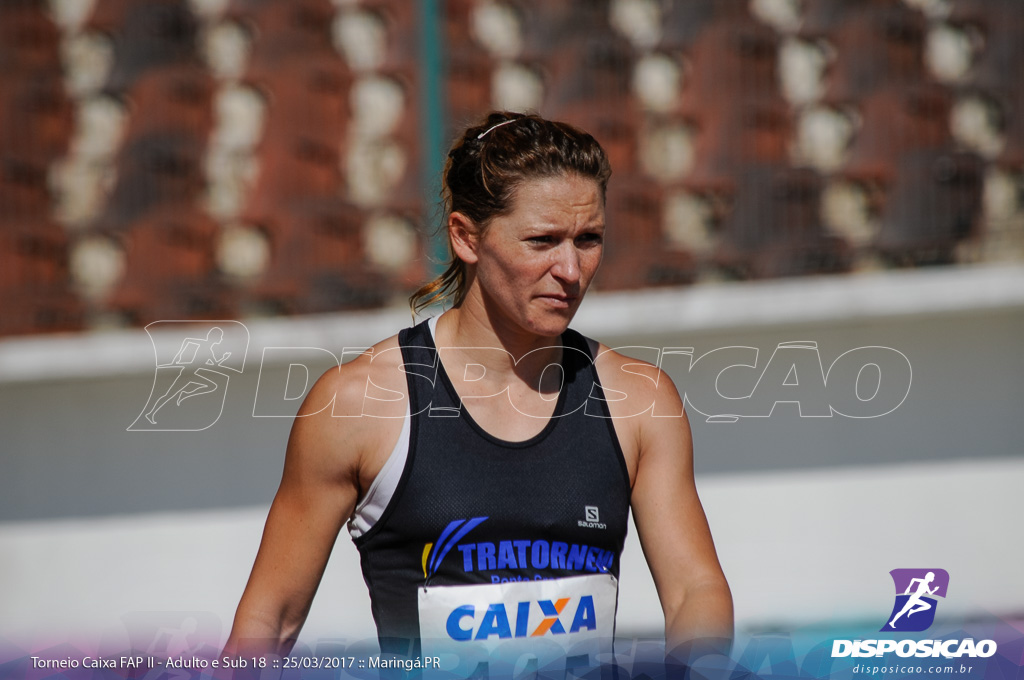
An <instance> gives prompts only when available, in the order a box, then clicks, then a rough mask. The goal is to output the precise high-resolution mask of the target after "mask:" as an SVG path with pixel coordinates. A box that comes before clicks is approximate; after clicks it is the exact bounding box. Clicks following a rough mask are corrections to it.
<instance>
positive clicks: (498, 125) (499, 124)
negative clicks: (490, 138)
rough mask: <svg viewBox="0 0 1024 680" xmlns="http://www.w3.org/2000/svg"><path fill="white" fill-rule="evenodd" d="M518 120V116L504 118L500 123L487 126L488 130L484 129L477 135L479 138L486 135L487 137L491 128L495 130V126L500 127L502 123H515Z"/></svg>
mask: <svg viewBox="0 0 1024 680" xmlns="http://www.w3.org/2000/svg"><path fill="white" fill-rule="evenodd" d="M517 120H519V119H518V118H509V119H508V120H503V121H501V122H500V123H498V124H497V125H492V126H491V127H489V128H487V129H486V130H484V131H483V132H481V133H480V134H478V135H477V136H476V138H477V139H483V138H484V137H486V136H487V134H488V133H489V132H490V131H491V130H494V129H495V128H500V127H501V126H502V125H508V124H509V123H514V122H516V121H517Z"/></svg>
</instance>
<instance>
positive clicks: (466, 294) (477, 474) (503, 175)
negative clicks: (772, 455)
mask: <svg viewBox="0 0 1024 680" xmlns="http://www.w3.org/2000/svg"><path fill="white" fill-rule="evenodd" d="M610 174H611V170H610V168H609V165H608V161H607V159H606V157H605V154H604V151H603V150H602V149H601V147H600V145H599V144H598V143H597V142H596V141H595V140H594V138H593V137H591V136H590V135H589V134H586V133H585V132H582V131H580V130H578V129H576V128H573V127H572V126H570V125H566V124H564V123H558V122H552V121H548V120H545V119H543V118H540V117H539V116H536V115H521V114H511V113H507V112H500V113H499V112H496V113H492V114H490V115H489V116H488V117H487V118H486V120H485V121H484V122H483V123H482V124H480V125H476V126H473V127H470V128H469V129H467V130H466V131H465V133H464V134H463V135H462V137H461V139H459V140H458V141H457V142H456V143H455V145H454V146H453V148H452V149H451V151H450V153H449V154H448V161H447V165H446V168H445V175H444V197H445V201H446V206H445V207H446V210H447V222H446V226H447V235H448V244H449V247H450V251H451V263H450V266H449V267H448V269H447V271H446V272H445V273H444V274H443V275H442V276H440V277H438V279H437V280H435V281H433V282H431V283H430V284H428V285H426V286H424V287H423V288H422V289H420V291H418V292H417V293H416V294H415V295H414V296H413V298H412V304H413V306H414V308H416V309H422V308H424V307H426V306H428V305H430V304H431V303H435V302H442V301H444V302H447V303H448V304H449V305H450V308H449V309H448V310H447V311H445V312H444V313H443V314H441V315H440V316H439V317H436V318H434V319H431V320H429V321H427V322H423V323H421V324H420V325H418V326H416V327H414V328H411V329H406V330H405V331H402V332H401V333H399V334H398V335H397V336H394V337H391V338H388V339H386V340H384V341H382V342H380V343H379V344H377V345H375V346H374V347H373V348H372V349H371V350H370V351H368V352H366V353H365V354H364V355H362V356H360V357H359V358H357V359H356V360H354V361H351V362H349V363H346V364H344V365H342V366H340V367H338V368H335V369H332V370H330V371H328V372H327V373H326V374H325V375H323V376H322V377H321V378H320V379H319V381H318V382H317V383H316V385H315V386H314V387H313V389H312V390H311V391H310V394H309V395H308V396H307V399H306V402H305V403H304V405H303V407H302V408H301V409H300V411H299V415H298V417H297V418H296V419H295V422H294V426H293V428H292V433H291V437H290V439H289V442H288V449H287V454H286V459H285V468H284V474H283V479H282V481H281V486H280V488H279V490H278V492H277V495H276V497H275V498H274V502H273V505H272V506H271V509H270V514H269V517H268V519H267V523H266V528H265V530H264V534H263V540H262V543H261V545H260V549H259V553H258V555H257V557H256V561H255V564H254V566H253V570H252V575H251V576H250V579H249V582H248V585H247V586H246V588H245V592H244V594H243V596H242V599H241V602H240V604H239V606H238V610H237V613H236V615H235V620H234V627H233V629H232V633H231V639H230V640H229V644H228V647H229V649H231V648H234V647H233V646H234V645H237V643H238V642H239V641H241V640H243V639H253V638H255V639H260V640H264V641H267V640H269V646H270V647H271V648H272V651H276V652H278V653H287V651H288V650H289V649H290V647H291V645H292V643H293V642H294V640H295V638H296V636H297V635H298V633H299V629H300V628H301V626H302V624H303V621H304V619H305V616H306V613H307V612H308V610H309V607H310V603H311V601H312V599H313V595H314V593H315V592H316V589H317V585H318V584H319V581H320V578H321V575H322V574H323V571H324V568H325V565H326V564H327V560H328V557H329V556H330V552H331V549H332V546H333V545H334V541H335V538H336V536H337V534H338V533H339V531H340V530H341V528H342V526H343V525H345V524H346V522H347V523H348V528H349V532H350V533H351V534H352V536H353V539H354V542H355V544H356V546H357V547H358V549H359V552H360V555H361V562H362V569H363V575H364V579H365V581H366V584H367V587H368V588H369V591H370V599H371V602H372V609H373V615H374V620H375V621H376V624H377V629H378V636H379V638H380V639H381V642H382V648H383V647H385V646H387V645H386V641H389V640H390V641H393V640H396V639H410V638H412V639H423V640H427V639H428V638H430V639H434V638H443V639H445V640H446V641H449V642H452V641H454V642H456V643H458V642H464V641H465V642H468V641H482V642H485V643H487V642H501V641H515V640H518V639H520V638H522V639H524V640H543V639H546V640H553V641H556V642H559V643H561V644H563V645H568V643H569V642H571V641H573V640H577V639H578V640H586V639H588V638H594V637H603V638H605V639H610V637H611V636H612V635H613V634H614V630H613V626H614V616H615V607H616V602H617V577H618V573H619V556H620V553H621V551H622V546H623V543H624V540H625V534H626V526H627V517H628V512H629V510H630V508H631V509H632V511H633V516H634V520H635V524H636V527H637V531H638V533H639V537H640V541H641V544H642V546H643V551H644V555H645V556H646V558H647V562H648V565H649V566H650V569H651V572H652V574H653V577H654V582H655V585H656V586H657V590H658V596H659V599H660V601H661V605H662V608H663V612H664V616H665V636H666V641H667V644H668V645H669V646H670V647H671V646H674V645H676V644H679V643H681V642H684V641H687V640H692V639H695V638H708V637H718V638H728V637H731V635H732V601H731V596H730V592H729V587H728V585H727V583H726V580H725V577H724V575H723V573H722V570H721V568H720V566H719V563H718V559H717V556H716V554H715V549H714V545H713V543H712V539H711V534H710V531H709V529H708V524H707V521H706V519H705V516H704V512H703V510H702V508H701V505H700V501H699V500H698V498H697V492H696V489H695V487H694V479H693V464H692V445H691V439H690V429H689V424H688V422H687V419H686V416H685V413H684V411H683V404H682V402H681V400H680V398H679V394H678V393H677V391H676V388H675V387H674V385H673V384H672V381H671V380H670V379H669V378H668V376H667V375H665V374H664V373H662V372H661V371H660V370H659V369H658V368H656V367H654V366H652V365H649V364H643V363H641V362H638V361H636V360H634V359H630V358H627V357H625V356H623V355H620V354H618V353H617V352H614V351H612V350H610V349H609V348H608V347H606V346H604V345H602V344H600V343H598V342H595V341H593V340H589V339H586V338H583V337H582V336H580V335H579V334H578V333H576V332H575V331H572V330H571V329H569V328H568V326H569V322H570V321H571V320H572V318H573V315H574V314H575V313H576V310H577V308H578V307H579V305H580V302H581V301H582V299H583V296H584V295H585V294H586V292H587V289H588V288H589V286H590V284H591V282H592V281H593V279H594V275H595V274H596V273H597V269H598V265H599V264H600V263H601V255H602V251H603V247H604V238H605V215H604V202H605V187H606V185H607V182H608V178H609V176H610ZM324 404H331V407H330V408H325V407H324ZM655 414H657V415H655ZM338 416H349V417H338ZM351 416H361V417H351ZM265 644H267V643H265ZM567 648H568V647H567Z"/></svg>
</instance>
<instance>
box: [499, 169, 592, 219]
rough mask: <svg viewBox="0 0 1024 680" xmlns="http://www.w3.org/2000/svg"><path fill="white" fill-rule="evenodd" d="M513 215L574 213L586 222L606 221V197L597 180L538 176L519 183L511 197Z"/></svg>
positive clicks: (567, 176) (565, 176)
mask: <svg viewBox="0 0 1024 680" xmlns="http://www.w3.org/2000/svg"><path fill="white" fill-rule="evenodd" d="M511 203H512V210H511V212H510V213H509V214H510V215H515V214H517V213H519V214H523V213H532V214H541V213H551V214H552V215H553V216H554V215H563V214H572V215H575V216H577V217H580V218H585V219H587V220H601V221H603V219H604V197H603V195H602V192H601V186H600V185H599V184H598V183H597V181H596V180H593V179H590V178H588V177H581V176H580V175H553V176H550V177H536V178H530V179H527V180H524V181H523V182H522V183H520V184H519V185H518V186H517V187H516V190H515V193H514V194H513V196H512V201H511Z"/></svg>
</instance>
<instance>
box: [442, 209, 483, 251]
mask: <svg viewBox="0 0 1024 680" xmlns="http://www.w3.org/2000/svg"><path fill="white" fill-rule="evenodd" d="M448 238H450V239H451V242H452V250H453V251H454V252H455V257H457V258H459V259H460V260H462V261H463V262H465V263H466V264H476V261H477V259H478V258H477V252H476V248H477V244H478V243H479V230H478V229H477V226H476V224H474V223H473V220H471V219H469V218H468V217H466V216H465V215H463V214H462V213H460V212H453V213H452V214H450V215H449V216H448Z"/></svg>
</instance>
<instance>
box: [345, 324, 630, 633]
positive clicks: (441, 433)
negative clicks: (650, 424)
mask: <svg viewBox="0 0 1024 680" xmlns="http://www.w3.org/2000/svg"><path fill="white" fill-rule="evenodd" d="M398 342H399V345H400V346H401V351H402V358H403V362H404V364H405V366H404V369H405V371H406V372H407V374H408V375H407V383H408V388H409V406H410V413H412V414H414V415H412V422H411V423H410V425H411V432H410V437H409V453H408V458H407V460H406V464H405V469H404V471H403V473H402V476H401V480H400V481H399V483H398V487H397V488H396V490H395V493H394V495H393V497H392V499H391V501H390V503H389V504H388V506H387V508H386V509H385V510H384V513H383V514H382V515H381V517H380V519H379V520H377V522H376V523H375V524H374V525H373V527H371V528H370V530H369V531H367V532H366V533H365V534H363V535H362V536H360V537H358V538H357V539H355V544H356V546H357V547H358V549H359V553H360V558H361V564H362V571H363V578H364V579H365V581H366V585H367V587H368V588H369V591H370V601H371V605H372V610H373V618H374V621H375V622H376V624H377V633H378V637H379V638H380V639H381V644H382V648H383V647H385V646H387V647H392V646H393V645H391V644H388V645H385V640H387V639H391V640H392V642H393V643H398V642H399V640H410V639H413V640H415V639H416V638H418V637H419V621H418V609H417V588H418V587H421V586H423V585H430V586H440V585H463V584H480V583H498V582H501V581H502V580H503V579H510V580H525V579H530V580H533V579H536V578H556V577H563V576H577V575H586V574H594V573H599V572H607V573H611V574H613V575H615V576H616V577H617V576H618V573H619V556H620V554H621V552H622V547H623V544H624V542H625V538H626V528H627V522H628V514H629V497H630V487H629V475H628V472H627V469H626V464H625V460H624V458H623V455H622V449H621V448H620V446H619V442H618V439H617V438H616V436H615V431H614V429H613V425H612V421H611V418H610V415H609V412H608V407H607V404H606V403H605V401H604V395H603V391H602V389H601V386H600V383H599V382H598V378H597V371H596V370H595V368H594V366H593V361H592V358H591V355H590V350H589V347H588V345H587V342H586V340H585V339H584V338H583V336H581V335H580V334H579V333H577V332H575V331H573V330H566V331H565V333H564V334H563V335H562V339H561V342H562V345H563V346H564V347H565V349H563V352H562V356H563V358H562V372H563V382H562V389H561V391H560V392H559V395H558V399H557V404H556V407H555V411H554V414H553V416H552V418H551V419H550V420H549V421H548V423H547V424H546V426H545V427H544V429H543V430H542V431H541V432H540V433H538V434H537V435H536V436H534V437H532V438H530V439H528V440H525V441H520V442H509V441H504V440H501V439H498V438H496V437H493V436H491V435H490V434H488V433H487V432H486V431H484V430H483V429H482V428H481V427H480V426H479V425H478V424H477V423H476V422H475V421H474V420H473V418H472V417H471V416H470V414H469V413H468V412H467V411H466V410H465V409H462V408H460V403H461V402H460V399H459V396H458V394H457V393H456V391H455V388H454V387H453V385H452V383H451V381H450V380H449V378H448V376H447V374H445V371H444V367H443V366H442V365H441V362H440V361H439V360H438V353H437V349H436V347H435V345H434V341H433V338H432V336H431V333H430V330H429V328H428V327H427V322H423V323H421V324H419V325H418V326H415V327H413V328H407V329H405V330H403V331H402V332H401V333H399V335H398ZM496 398H506V397H504V396H499V397H496Z"/></svg>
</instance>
